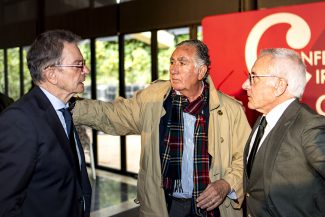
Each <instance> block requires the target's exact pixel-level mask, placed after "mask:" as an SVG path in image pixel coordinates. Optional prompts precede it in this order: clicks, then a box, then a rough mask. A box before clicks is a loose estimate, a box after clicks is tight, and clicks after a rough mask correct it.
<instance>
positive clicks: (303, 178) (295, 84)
mask: <svg viewBox="0 0 325 217" xmlns="http://www.w3.org/2000/svg"><path fill="white" fill-rule="evenodd" d="M305 86H306V67H305V65H304V63H303V62H302V60H301V58H300V57H299V55H298V54H297V53H295V52H294V51H292V50H289V49H284V48H277V49H267V50H262V52H261V54H260V56H259V57H258V59H257V60H256V62H255V64H254V66H253V68H252V71H251V73H250V74H249V79H247V80H246V81H245V83H244V84H243V89H245V90H246V91H247V95H248V107H249V108H250V109H254V110H256V111H258V112H260V113H262V116H261V117H260V118H258V120H257V121H256V124H255V126H254V128H253V130H252V133H251V135H250V137H249V139H248V142H247V144H246V148H245V152H244V161H245V164H244V165H245V173H244V189H245V192H246V204H247V214H248V215H247V216H249V217H260V216H277V217H279V216H295V217H305V216H324V214H325V206H324V205H325V117H324V116H321V115H318V114H316V113H315V112H314V111H312V110H311V109H310V108H309V107H308V106H307V105H304V104H302V103H300V102H299V99H300V98H301V97H302V95H303V92H304V89H305Z"/></svg>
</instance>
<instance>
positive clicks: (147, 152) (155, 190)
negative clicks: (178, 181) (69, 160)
mask: <svg viewBox="0 0 325 217" xmlns="http://www.w3.org/2000/svg"><path fill="white" fill-rule="evenodd" d="M209 83H210V90H209V94H210V96H209V110H210V116H209V128H208V146H209V154H210V155H211V156H212V162H211V168H210V172H209V173H210V179H211V182H213V181H216V180H219V179H224V180H226V181H227V182H228V183H229V184H230V186H231V188H232V189H233V190H234V191H235V192H236V195H237V197H238V200H236V201H234V200H231V199H229V198H228V197H226V199H225V200H224V202H223V203H222V204H221V205H220V212H221V216H222V217H241V216H242V210H241V209H240V206H241V203H242V201H243V198H244V195H243V150H244V145H245V143H246V141H247V138H248V136H249V134H250V131H251V128H250V125H249V124H248V121H247V119H246V116H245V113H244V111H243V108H242V105H241V104H240V103H239V102H237V101H236V100H234V99H233V98H231V97H229V96H227V95H224V94H222V93H221V92H218V91H216V89H215V88H214V86H213V83H212V82H211V80H210V78H209ZM170 90H171V84H170V82H169V81H157V82H155V83H153V84H151V85H149V86H148V87H147V88H145V89H144V90H140V91H138V92H137V93H136V94H135V95H134V96H133V97H132V98H130V99H124V98H121V97H119V98H117V99H116V100H115V101H113V102H101V101H95V100H81V101H78V102H77V103H76V106H75V108H74V110H73V118H74V121H75V123H76V124H84V125H87V126H90V127H92V128H95V129H97V130H101V131H103V132H105V133H107V134H111V135H130V134H138V135H141V157H140V170H139V174H138V188H137V199H138V200H139V202H140V217H168V212H167V206H166V201H165V196H164V190H163V188H162V185H161V183H162V182H161V180H162V177H161V165H160V155H159V122H160V118H161V117H162V116H163V115H164V114H165V110H164V108H163V102H164V99H165V97H166V96H168V93H169V91H170Z"/></svg>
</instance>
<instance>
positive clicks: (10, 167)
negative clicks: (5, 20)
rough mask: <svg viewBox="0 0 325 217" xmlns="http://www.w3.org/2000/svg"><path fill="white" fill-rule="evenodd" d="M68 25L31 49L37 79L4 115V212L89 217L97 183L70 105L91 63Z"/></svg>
mask: <svg viewBox="0 0 325 217" xmlns="http://www.w3.org/2000/svg"><path fill="white" fill-rule="evenodd" d="M79 40H80V38H79V37H78V36H76V35H75V34H73V33H71V32H69V31H65V30H52V31H48V32H45V33H43V34H41V35H40V36H38V37H37V38H36V40H35V41H34V43H33V44H32V46H31V48H30V50H29V51H28V54H27V64H28V68H29V70H30V73H31V76H32V79H33V82H34V84H35V85H36V86H35V87H34V88H33V89H32V90H31V91H30V92H29V93H28V94H26V95H25V96H24V97H22V98H21V99H20V100H18V101H17V102H16V103H14V104H12V105H11V106H10V107H9V108H8V109H7V110H6V111H4V112H3V113H2V114H1V115H0V216H1V217H2V216H6V217H8V216H15V217H22V216H24V217H45V216H46V217H88V216H89V215H90V214H89V213H90V199H91V186H90V182H89V179H88V175H87V171H86V167H85V161H84V154H83V150H82V147H81V145H80V143H79V139H78V134H77V133H76V132H75V130H74V126H73V123H72V122H71V116H70V120H69V112H68V111H67V110H66V108H67V106H68V101H69V99H70V98H71V97H72V96H73V95H74V94H76V93H79V92H82V91H83V90H84V84H83V83H82V82H83V81H84V80H85V76H86V75H87V74H88V73H89V69H88V68H87V66H86V65H85V62H84V59H83V56H82V54H81V53H80V50H79V48H78V47H77V43H78V42H79Z"/></svg>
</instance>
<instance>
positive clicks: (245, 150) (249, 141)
mask: <svg viewBox="0 0 325 217" xmlns="http://www.w3.org/2000/svg"><path fill="white" fill-rule="evenodd" d="M261 118H262V116H260V117H259V118H258V119H257V120H256V122H255V124H254V126H253V129H252V131H251V134H250V135H249V138H248V140H247V142H246V145H245V149H244V168H245V169H244V173H245V176H246V178H247V177H248V176H247V167H246V166H247V157H248V153H249V145H250V143H251V140H252V137H253V134H254V132H255V130H256V128H257V127H258V123H260V120H261Z"/></svg>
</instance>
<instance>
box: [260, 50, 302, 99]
mask: <svg viewBox="0 0 325 217" xmlns="http://www.w3.org/2000/svg"><path fill="white" fill-rule="evenodd" d="M263 56H271V60H272V63H271V64H270V66H269V69H268V71H269V73H270V74H272V75H275V76H277V77H280V78H283V79H285V80H286V81H287V83H288V92H289V93H290V94H292V95H293V96H295V97H296V98H301V96H302V95H303V93H304V90H305V86H306V66H305V64H304V63H303V61H302V59H301V57H300V56H299V54H297V53H296V52H295V51H293V50H290V49H287V48H271V49H263V50H261V53H260V56H259V57H263Z"/></svg>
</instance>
